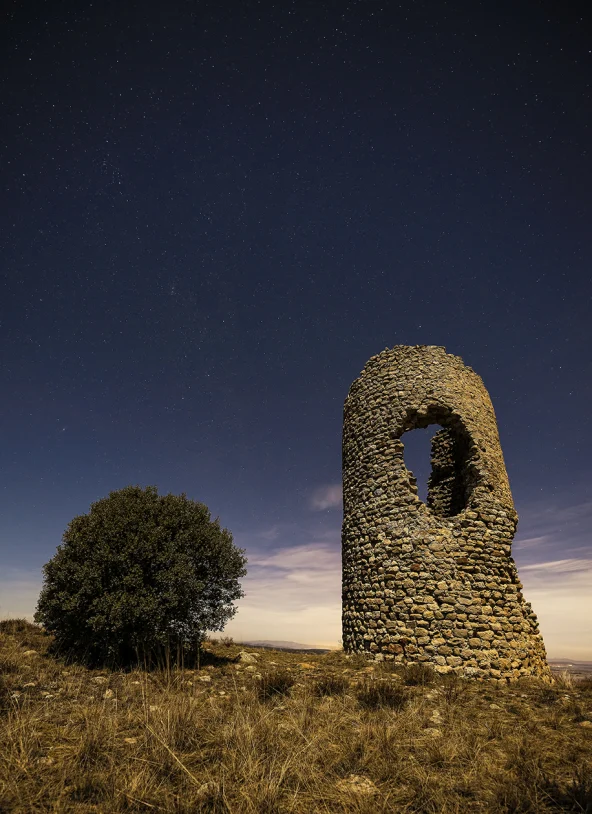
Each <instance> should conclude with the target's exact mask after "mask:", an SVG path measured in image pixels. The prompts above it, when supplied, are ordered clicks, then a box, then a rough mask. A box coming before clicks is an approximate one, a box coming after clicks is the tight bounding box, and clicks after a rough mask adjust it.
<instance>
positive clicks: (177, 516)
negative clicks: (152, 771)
mask: <svg viewBox="0 0 592 814" xmlns="http://www.w3.org/2000/svg"><path fill="white" fill-rule="evenodd" d="M243 555H244V551H243V550H242V549H239V548H236V546H235V545H234V543H233V541H232V535H231V534H230V532H229V531H228V530H227V529H224V528H221V527H220V524H219V522H218V520H211V518H210V512H209V510H208V508H207V506H205V505H204V504H202V503H197V502H195V501H193V500H189V499H188V498H187V497H186V495H185V494H182V495H172V494H168V495H159V494H158V491H157V489H156V487H154V486H148V487H147V488H145V489H142V488H141V487H139V486H127V487H126V488H124V489H120V490H118V491H114V492H111V493H110V495H109V496H108V497H106V498H103V499H102V500H99V501H97V502H96V503H93V504H92V506H91V508H90V511H89V513H88V514H83V515H80V516H79V517H75V518H74V519H73V520H72V521H71V522H70V523H69V525H68V527H67V529H66V531H65V532H64V536H63V544H62V545H59V546H58V548H57V553H56V554H55V556H54V557H53V558H52V559H51V560H50V561H49V562H48V563H46V564H45V565H44V567H43V571H44V576H45V579H44V585H43V588H42V591H41V594H40V596H39V601H38V604H37V611H36V613H35V617H34V618H35V621H36V622H39V623H41V624H42V625H43V627H44V628H45V630H46V631H47V632H49V633H52V634H53V635H54V637H55V639H54V648H55V649H56V650H57V651H58V652H65V653H67V654H69V655H75V656H76V657H77V658H79V659H81V660H84V661H86V662H87V663H89V662H90V663H105V662H111V663H117V664H120V665H123V664H126V663H128V664H129V663H131V662H133V661H134V658H135V657H138V654H139V653H140V652H141V653H143V654H144V658H145V657H146V653H149V654H152V655H153V654H154V653H162V651H163V648H169V649H170V647H171V645H176V646H177V649H178V648H179V645H182V646H183V647H184V648H187V647H188V646H189V645H190V644H191V643H195V642H196V641H200V640H201V639H202V638H203V634H204V633H205V631H207V630H222V629H223V628H224V625H225V624H226V622H227V621H228V620H229V619H230V618H231V617H232V616H234V614H235V612H236V608H235V607H233V605H232V602H233V601H234V600H236V599H239V598H240V597H241V596H244V594H243V592H242V591H241V588H240V584H239V579H240V577H243V576H244V575H245V574H246V569H245V565H246V558H245V557H244V556H243Z"/></svg>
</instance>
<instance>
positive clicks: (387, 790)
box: [0, 620, 592, 814]
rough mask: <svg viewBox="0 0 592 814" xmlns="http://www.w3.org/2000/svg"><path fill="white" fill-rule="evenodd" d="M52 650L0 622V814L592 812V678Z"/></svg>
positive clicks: (213, 651) (212, 653)
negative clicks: (188, 664)
mask: <svg viewBox="0 0 592 814" xmlns="http://www.w3.org/2000/svg"><path fill="white" fill-rule="evenodd" d="M50 641H51V637H49V636H47V635H46V634H44V633H43V632H42V631H41V630H39V629H38V628H36V627H35V626H33V625H29V624H28V623H26V622H22V621H19V620H11V621H9V622H6V621H5V622H1V623H0V745H1V747H0V812H22V814H36V813H37V812H52V813H54V814H62V813H63V812H80V814H83V813H84V814H87V812H97V813H98V812H104V814H117V813H118V812H175V813H176V814H182V813H186V814H189V813H190V812H191V814H193V813H194V812H233V814H234V812H236V814H243V812H244V814H283V812H286V813H287V812H295V814H299V813H300V812H315V813H316V812H331V813H332V812H356V814H377V813H380V812H385V813H386V812H389V813H391V812H395V813H396V812H402V813H406V812H409V813H411V812H415V813H416V814H420V813H421V814H428V813H429V814H465V812H492V814H496V813H499V814H502V813H503V814H529V813H530V812H532V814H545V812H557V811H573V812H588V814H590V812H592V768H591V761H592V725H591V723H590V722H591V721H592V686H591V685H590V682H588V683H582V684H581V685H578V684H574V683H571V684H570V683H569V682H568V681H567V679H563V680H559V681H557V682H556V683H555V684H554V685H553V686H549V685H544V684H542V683H539V682H537V681H533V680H530V681H523V682H520V683H518V684H515V685H512V686H506V687H500V686H497V685H496V684H489V683H480V682H476V681H465V680H462V679H459V678H457V677H454V676H453V677H445V678H440V677H438V676H434V675H433V674H428V673H426V672H425V671H422V670H421V668H413V669H411V670H410V669H409V668H408V669H407V670H403V669H399V668H395V669H393V668H392V666H391V667H389V666H388V665H368V663H366V662H365V661H364V660H363V659H360V658H352V659H348V658H346V657H345V656H344V655H343V653H330V654H326V655H318V654H306V655H303V654H301V653H285V652H279V651H269V650H262V649H261V650H259V649H257V648H247V649H248V650H249V652H253V653H257V654H258V658H257V662H256V664H252V665H250V664H239V663H235V661H234V659H235V658H236V657H237V655H238V653H239V651H240V649H241V647H240V646H239V645H236V644H234V643H232V642H228V641H222V642H217V643H215V644H214V643H209V644H207V645H205V646H204V652H202V654H201V657H200V669H199V670H189V669H182V670H178V669H168V670H155V671H152V672H146V671H140V670H136V671H131V672H111V671H109V670H106V669H105V670H87V669H85V668H83V667H81V666H77V665H76V664H67V663H65V662H64V661H60V660H59V659H56V658H54V657H51V656H49V655H48V653H47V648H48V645H49V644H50ZM29 650H35V651H36V652H35V653H29V654H28V655H26V653H27V651H29ZM249 668H251V669H249Z"/></svg>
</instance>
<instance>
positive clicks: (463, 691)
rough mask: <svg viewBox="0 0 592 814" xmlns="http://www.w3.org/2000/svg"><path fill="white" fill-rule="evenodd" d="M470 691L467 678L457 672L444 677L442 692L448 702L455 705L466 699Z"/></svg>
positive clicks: (443, 697) (443, 698) (444, 699)
mask: <svg viewBox="0 0 592 814" xmlns="http://www.w3.org/2000/svg"><path fill="white" fill-rule="evenodd" d="M469 691H470V687H469V682H468V681H467V679H466V678H462V677H461V676H459V675H457V674H456V673H450V674H449V675H446V676H443V677H442V680H441V686H440V694H441V697H442V700H443V701H444V702H445V703H446V704H449V705H450V706H453V705H454V704H458V703H460V702H462V701H464V700H465V699H466V698H467V695H468V694H469Z"/></svg>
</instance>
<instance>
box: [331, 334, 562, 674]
mask: <svg viewBox="0 0 592 814" xmlns="http://www.w3.org/2000/svg"><path fill="white" fill-rule="evenodd" d="M430 424H438V425H440V426H441V427H442V429H440V430H439V431H438V432H437V433H436V434H435V435H434V437H433V439H432V453H431V461H432V472H431V475H430V479H429V482H428V498H427V504H426V503H423V502H422V501H421V500H420V499H419V497H418V495H417V487H416V485H415V478H414V477H413V475H412V473H410V472H409V471H408V470H407V469H406V467H405V462H404V460H403V441H402V436H403V434H404V433H405V432H407V431H408V430H413V429H416V428H421V427H427V426H428V425H430ZM343 510H344V517H343V531H342V557H343V592H342V602H343V645H344V649H345V650H346V652H350V653H351V652H355V653H364V654H368V656H373V657H374V658H375V659H378V660H381V659H394V660H396V661H401V662H427V663H430V664H432V665H434V666H435V669H436V670H438V672H441V673H447V672H452V671H454V672H458V673H463V674H465V675H474V676H477V677H482V678H496V679H498V680H500V681H505V680H508V679H514V678H517V677H519V676H524V675H538V676H544V677H548V676H549V668H548V666H547V661H546V654H545V646H544V644H543V640H542V637H541V634H540V633H539V630H538V623H537V620H536V616H535V614H534V613H533V612H532V609H531V607H530V604H529V603H528V602H526V601H525V600H524V597H523V595H522V585H521V583H520V580H519V579H518V573H517V570H516V565H515V563H514V560H513V559H512V557H511V545H512V539H513V537H514V533H515V531H516V525H517V522H518V516H517V514H516V511H515V509H514V503H513V501H512V493H511V491H510V484H509V482H508V476H507V474H506V468H505V465H504V458H503V455H502V450H501V447H500V442H499V436H498V430H497V424H496V419H495V413H494V411H493V405H492V403H491V400H490V398H489V394H488V392H487V390H486V389H485V386H484V384H483V382H482V380H481V378H480V377H479V376H478V375H477V374H476V373H475V372H474V371H473V370H472V369H471V368H470V367H467V366H465V364H464V363H463V361H462V359H461V358H460V357H458V356H452V355H451V354H447V353H446V349H445V348H442V347H435V346H430V345H416V346H413V347H410V346H406V345H398V346H396V347H394V348H392V349H391V350H388V349H387V350H384V351H383V352H382V353H379V354H378V355H377V356H373V357H372V358H371V359H370V360H369V361H368V363H367V364H366V366H365V367H364V370H363V371H362V373H361V375H360V377H359V378H358V379H356V380H355V381H354V383H353V384H352V386H351V388H350V391H349V394H348V396H347V399H346V401H345V408H344V422H343Z"/></svg>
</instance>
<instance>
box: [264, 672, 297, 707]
mask: <svg viewBox="0 0 592 814" xmlns="http://www.w3.org/2000/svg"><path fill="white" fill-rule="evenodd" d="M294 683H295V679H294V677H293V676H292V675H291V673H289V672H288V671H287V670H273V671H272V672H269V673H266V674H265V675H264V676H263V677H262V679H261V681H260V683H259V686H258V687H257V696H258V698H259V700H260V701H269V700H270V699H273V698H278V697H281V696H283V695H289V694H290V692H291V690H292V687H293V686H294Z"/></svg>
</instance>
